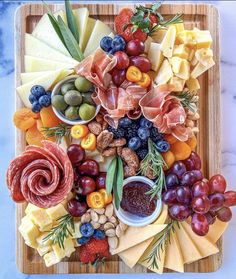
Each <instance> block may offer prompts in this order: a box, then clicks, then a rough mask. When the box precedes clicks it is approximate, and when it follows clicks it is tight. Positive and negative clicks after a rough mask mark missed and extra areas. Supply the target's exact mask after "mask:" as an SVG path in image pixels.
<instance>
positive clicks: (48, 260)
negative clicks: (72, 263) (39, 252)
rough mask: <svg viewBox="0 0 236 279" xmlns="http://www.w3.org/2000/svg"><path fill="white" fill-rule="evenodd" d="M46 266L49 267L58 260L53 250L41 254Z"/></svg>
mask: <svg viewBox="0 0 236 279" xmlns="http://www.w3.org/2000/svg"><path fill="white" fill-rule="evenodd" d="M43 259H44V261H45V265H46V267H50V266H52V265H54V264H57V263H59V262H60V260H59V259H58V258H57V256H56V254H55V253H54V251H51V252H49V253H47V254H45V255H44V256H43Z"/></svg>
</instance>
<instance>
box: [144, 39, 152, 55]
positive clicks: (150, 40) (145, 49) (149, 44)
mask: <svg viewBox="0 0 236 279" xmlns="http://www.w3.org/2000/svg"><path fill="white" fill-rule="evenodd" d="M152 42H153V39H152V37H150V36H148V37H147V40H146V41H145V43H144V52H145V53H148V52H149V49H150V46H151V43H152Z"/></svg>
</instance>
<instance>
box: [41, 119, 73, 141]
mask: <svg viewBox="0 0 236 279" xmlns="http://www.w3.org/2000/svg"><path fill="white" fill-rule="evenodd" d="M41 131H42V132H43V134H44V136H45V137H46V138H52V137H55V138H56V142H57V143H58V144H60V143H61V140H62V138H63V137H69V136H70V131H71V126H68V125H66V124H59V125H57V126H54V127H42V129H41Z"/></svg>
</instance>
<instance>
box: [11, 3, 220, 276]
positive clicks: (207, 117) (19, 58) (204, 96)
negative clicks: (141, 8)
mask: <svg viewBox="0 0 236 279" xmlns="http://www.w3.org/2000/svg"><path fill="white" fill-rule="evenodd" d="M82 6H86V7H88V9H89V12H90V16H92V17H94V18H98V19H100V20H102V21H103V22H105V23H107V24H109V25H110V26H111V27H113V22H114V17H115V15H116V14H117V13H118V12H119V10H120V9H121V8H122V7H123V6H124V4H86V5H74V6H73V8H78V7H82ZM127 6H129V7H130V8H134V5H132V4H129V5H127ZM62 8H63V6H62V5H51V9H52V10H53V11H58V10H60V9H62ZM44 13H46V9H45V8H44V6H43V5H42V4H26V5H23V6H21V7H20V8H19V9H18V10H17V12H16V15H15V61H16V64H15V68H16V71H15V77H16V86H19V85H20V82H21V81H20V73H21V72H24V62H23V61H24V35H25V33H26V32H28V33H31V32H32V31H33V29H34V27H35V25H36V23H37V22H38V21H39V19H40V18H41V16H42V15H43V14H44ZM161 13H162V14H163V15H164V16H168V15H169V16H171V15H175V14H176V13H183V14H184V22H185V25H186V27H187V28H193V27H198V28H200V29H209V30H210V32H211V34H212V37H213V51H214V60H215V61H216V65H215V66H214V67H213V68H212V69H210V70H209V71H208V72H207V73H205V74H204V75H203V76H202V77H201V78H200V84H201V90H200V93H199V95H200V102H199V111H200V116H201V118H200V120H199V122H198V126H199V130H200V133H199V135H198V150H197V151H198V153H199V154H200V156H201V158H202V161H203V171H204V174H205V175H206V177H208V176H210V175H211V174H213V173H218V172H220V168H221V143H220V139H221V128H220V125H221V110H220V63H219V59H220V46H219V15H218V11H217V9H216V8H215V7H214V6H212V5H206V4H173V3H171V4H163V5H162V7H161ZM15 105H16V109H19V108H21V107H22V106H23V104H22V102H21V100H20V98H19V97H18V96H17V93H16V95H15ZM25 146H26V142H25V135H24V133H23V132H21V131H20V130H17V131H16V142H15V148H16V155H18V154H20V153H21V152H23V151H24V149H25ZM24 210H25V205H22V204H20V205H17V211H16V216H17V218H16V227H17V228H18V226H19V224H20V221H21V218H22V217H23V216H24V215H25V214H24ZM16 231H17V246H16V250H17V256H16V258H17V265H18V268H19V270H20V271H21V272H23V273H29V274H33V273H40V274H43V273H48V274H51V273H147V272H149V271H148V270H147V269H146V268H143V267H141V266H137V267H135V268H134V269H130V268H128V267H126V265H125V264H124V263H123V262H122V261H121V260H120V259H119V258H118V257H117V256H114V257H112V258H111V259H110V260H108V261H107V262H106V264H105V265H100V266H99V267H98V268H97V269H96V268H93V267H91V266H90V265H83V264H81V263H80V262H79V257H78V253H74V254H73V256H72V257H71V258H70V259H65V260H64V261H63V262H61V263H59V264H57V265H55V266H53V267H50V268H46V267H45V265H44V262H43V260H42V258H41V257H40V256H39V255H38V254H37V252H36V251H35V250H33V249H31V248H29V247H28V246H26V245H25V244H24V240H23V238H22V237H21V235H20V234H19V232H18V230H16ZM218 247H219V249H220V252H219V253H218V254H216V255H214V256H210V257H208V258H205V259H202V260H200V261H198V262H194V263H192V264H188V265H185V271H186V272H213V271H216V270H217V269H218V268H219V267H220V265H221V262H222V255H223V253H222V241H221V240H220V241H219V242H218ZM165 272H169V270H165Z"/></svg>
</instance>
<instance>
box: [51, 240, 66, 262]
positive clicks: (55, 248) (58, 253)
mask: <svg viewBox="0 0 236 279" xmlns="http://www.w3.org/2000/svg"><path fill="white" fill-rule="evenodd" d="M52 250H53V252H54V253H55V255H56V257H57V259H58V260H59V261H61V260H62V259H63V258H64V257H65V250H64V249H63V248H61V247H60V246H59V244H58V243H56V244H53V245H52Z"/></svg>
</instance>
